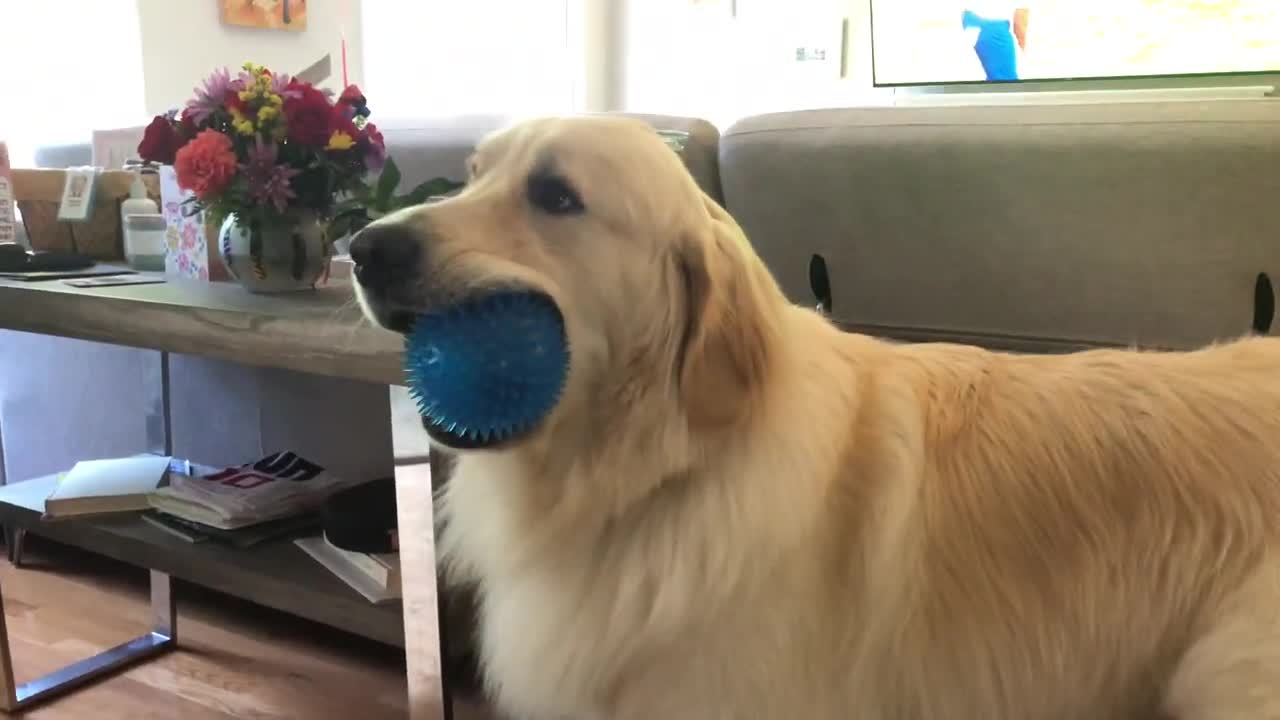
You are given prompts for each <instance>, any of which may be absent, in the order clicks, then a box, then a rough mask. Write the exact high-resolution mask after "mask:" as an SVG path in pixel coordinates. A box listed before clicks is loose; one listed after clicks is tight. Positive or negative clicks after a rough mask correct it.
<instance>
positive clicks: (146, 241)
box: [120, 170, 164, 270]
mask: <svg viewBox="0 0 1280 720" xmlns="http://www.w3.org/2000/svg"><path fill="white" fill-rule="evenodd" d="M131 215H141V216H146V219H145V220H144V219H143V218H141V217H140V218H138V220H137V221H134V222H130V221H129V216H131ZM159 217H160V206H159V205H157V204H156V201H155V200H152V199H151V198H149V197H147V186H146V185H144V184H143V182H142V172H141V171H140V170H139V171H135V172H134V175H133V184H132V185H130V186H129V197H128V198H127V199H126V200H125V201H124V202H122V203H120V225H121V228H120V229H121V231H122V232H123V233H124V256H125V258H127V259H128V260H129V264H130V265H132V266H133V268H134V269H135V270H163V269H164V228H163V222H162V221H161V227H160V231H159V233H156V232H155V229H154V226H155V222H156V219H157V218H159ZM157 238H158V240H159V246H158V247H157V242H156V241H157Z"/></svg>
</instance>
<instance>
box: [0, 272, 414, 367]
mask: <svg viewBox="0 0 1280 720" xmlns="http://www.w3.org/2000/svg"><path fill="white" fill-rule="evenodd" d="M0 328H5V329H10V330H22V331H27V332H35V333H41V334H45V335H59V336H63V337H70V338H79V339H81V340H94V341H98V342H105V343H111V344H113V345H128V346H131V347H139V348H148V349H153V350H168V351H170V352H175V353H185V354H190V355H203V356H207V357H213V358H219V359H223V360H230V361H234V362H239V363H244V364H248V365H260V366H266V367H278V368H284V369H288V370H298V371H301V372H310V373H316V374H318V375H327V376H331V377H342V378H351V379H355V380H364V381H368V382H376V383H383V384H388V385H395V384H401V383H402V382H403V378H402V373H401V369H400V358H401V353H402V349H403V344H402V340H401V339H400V338H399V337H398V336H396V335H395V334H393V333H390V332H388V331H385V330H382V329H380V328H377V327H374V326H373V325H372V324H370V323H369V321H368V320H366V319H364V317H363V316H362V315H361V312H360V309H359V307H358V306H357V305H356V302H355V298H354V295H353V294H352V289H351V286H350V285H348V284H345V283H344V284H335V285H332V286H328V287H323V288H319V289H317V290H314V291H307V292H299V293H288V294H281V295H254V294H252V293H249V292H248V291H246V290H245V289H244V288H242V287H240V286H239V285H237V284H235V283H228V282H213V283H209V282H197V281H188V280H179V279H172V278H170V279H169V280H168V282H165V283H163V284H153V285H125V286H121V287H101V288H75V287H72V286H70V285H67V284H66V283H64V282H63V281H61V280H45V281H40V282H24V281H20V280H8V279H2V278H0Z"/></svg>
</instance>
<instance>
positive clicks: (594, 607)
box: [442, 458, 833, 720]
mask: <svg viewBox="0 0 1280 720" xmlns="http://www.w3.org/2000/svg"><path fill="white" fill-rule="evenodd" d="M485 460H489V459H487V458H486V459H485ZM485 460H482V461H481V462H477V463H470V462H468V461H466V460H464V461H463V462H462V463H460V464H459V466H458V468H457V473H456V474H455V476H454V478H453V479H452V480H451V481H450V485H449V489H448V490H447V491H446V495H445V502H444V507H445V509H446V510H445V512H446V516H447V523H446V526H445V533H444V536H443V539H442V543H443V549H444V550H445V552H446V557H447V560H448V561H449V562H450V564H451V565H452V566H453V568H454V569H456V570H460V571H461V572H463V573H464V574H466V575H468V576H470V578H469V579H471V580H472V581H476V582H477V583H478V586H479V587H480V595H481V598H480V605H481V616H482V617H481V621H480V625H481V628H480V645H481V656H482V663H483V665H484V672H485V676H486V680H487V683H488V685H489V687H490V690H491V692H493V693H494V694H495V695H496V696H497V700H498V701H499V703H500V705H501V706H502V707H503V708H504V709H506V710H507V711H509V712H512V713H515V714H517V715H518V716H520V717H526V718H531V720H537V719H539V718H543V717H546V718H575V719H576V718H594V717H609V718H611V719H615V718H616V719H618V720H622V719H623V718H627V717H633V716H637V717H669V718H680V717H690V715H689V713H690V712H694V711H697V712H700V713H704V714H700V715H697V717H699V718H702V717H715V715H714V714H713V715H706V714H705V712H711V710H709V709H708V708H709V706H708V705H707V702H709V701H710V700H711V699H712V698H720V699H718V700H715V703H716V704H719V703H722V702H723V699H724V698H736V699H737V701H738V702H748V701H750V702H752V703H753V704H754V711H760V712H763V713H764V714H761V715H758V716H759V717H785V716H788V712H787V708H783V707H779V708H778V709H777V712H773V711H771V710H770V711H768V712H765V710H767V709H766V708H763V707H762V706H761V705H760V702H765V703H767V702H769V700H768V699H767V698H765V699H763V700H762V699H761V697H762V696H761V692H760V690H761V688H762V687H765V686H766V685H768V684H769V683H773V682H782V683H784V684H785V685H786V686H788V687H790V688H793V689H796V688H801V687H805V686H809V685H810V684H811V683H813V682H815V681H816V677H815V675H814V673H813V672H812V669H810V670H804V669H803V668H802V667H800V666H799V665H798V664H797V663H795V662H794V660H793V659H792V658H794V656H795V654H794V653H793V652H788V651H787V650H788V647H787V646H794V645H795V644H796V643H797V642H800V644H804V643H803V641H802V638H814V637H818V636H821V635H824V634H825V633H826V632H829V631H831V630H833V628H826V629H825V630H821V629H819V628H817V627H816V624H817V623H816V618H819V617H822V616H824V615H825V613H821V612H812V610H813V608H812V607H811V603H812V601H813V593H811V592H808V591H806V590H804V589H802V588H801V587H799V584H800V583H802V582H803V581H802V580H800V578H801V577H802V576H806V575H811V574H812V572H813V571H812V570H811V569H810V568H809V567H808V566H807V565H806V564H804V563H800V562H790V563H788V564H787V565H786V567H785V568H782V569H779V568H777V567H776V563H775V561H774V560H771V558H770V557H769V556H768V554H767V553H749V552H743V549H744V545H745V542H738V543H736V544H735V538H734V536H733V533H732V523H724V522H721V523H720V524H718V525H717V524H715V523H699V522H695V523H689V524H687V525H686V524H685V523H683V522H679V520H680V518H679V517H678V514H672V515H671V516H670V518H671V520H672V523H673V526H672V528H673V529H671V530H670V532H671V533H676V534H674V535H669V534H668V533H667V531H666V530H665V529H664V528H663V527H662V523H661V522H659V523H657V525H658V526H657V527H647V528H645V529H644V531H643V532H641V531H639V530H627V531H616V532H605V533H602V534H598V535H591V534H590V533H587V535H588V537H592V538H593V539H592V541H591V542H585V543H584V542H580V541H578V540H575V539H568V538H569V537H571V536H559V537H556V536H555V534H554V533H552V532H549V534H545V535H544V534H542V530H545V528H544V529H540V528H539V527H538V526H537V524H532V525H530V524H527V523H526V522H524V521H522V519H521V518H520V517H519V516H518V509H517V507H516V506H515V505H512V504H510V503H511V502H512V501H511V498H510V496H509V495H507V493H508V492H510V491H511V488H512V487H513V483H514V482H519V481H520V478H519V476H518V475H515V476H512V475H508V476H506V477H505V478H504V477H503V476H502V475H501V474H493V473H501V472H517V470H516V469H515V468H513V467H511V466H510V465H505V464H502V463H500V462H499V463H494V462H492V461H485ZM663 515H664V518H666V517H668V515H667V514H666V513H664V514H663ZM548 522H554V521H553V520H548ZM779 587H791V588H793V589H794V590H795V593H794V595H790V598H791V600H793V601H795V603H796V604H795V606H794V607H780V606H778V604H777V602H776V600H775V598H776V597H777V589H778V588H779ZM806 606H810V607H808V608H806ZM764 608H770V611H769V612H765V611H764ZM823 652H824V654H825V651H823ZM743 658H752V659H753V661H752V662H753V664H755V665H759V667H753V668H745V667H743V666H742V665H741V662H742V660H743ZM770 658H772V659H773V660H769V659H770ZM754 659H765V660H764V662H762V663H760V662H756V661H755V660H754ZM813 660H814V661H815V665H826V666H828V667H829V666H830V663H821V662H817V658H816V656H815V657H814V658H813ZM762 683H763V684H762ZM815 695H816V694H815ZM723 709H724V710H725V711H728V710H729V708H728V707H727V706H726V707H724V708H723ZM739 716H741V715H740V714H738V715H726V716H725V717H739ZM818 716H823V715H822V714H821V713H820V714H819V715H818Z"/></svg>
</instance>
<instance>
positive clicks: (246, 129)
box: [231, 108, 254, 135]
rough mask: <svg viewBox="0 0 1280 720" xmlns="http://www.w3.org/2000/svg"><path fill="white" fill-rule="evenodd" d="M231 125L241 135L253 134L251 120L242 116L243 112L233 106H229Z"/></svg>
mask: <svg viewBox="0 0 1280 720" xmlns="http://www.w3.org/2000/svg"><path fill="white" fill-rule="evenodd" d="M231 127H233V128H235V129H236V132H238V133H240V134H241V135H252V134H253V129H254V128H253V121H252V120H250V119H249V118H247V117H245V116H244V113H242V112H240V111H239V110H237V109H235V108H231Z"/></svg>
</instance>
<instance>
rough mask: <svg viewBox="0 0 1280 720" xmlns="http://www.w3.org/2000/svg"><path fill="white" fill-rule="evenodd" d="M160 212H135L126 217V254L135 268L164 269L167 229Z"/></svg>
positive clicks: (161, 270)
mask: <svg viewBox="0 0 1280 720" xmlns="http://www.w3.org/2000/svg"><path fill="white" fill-rule="evenodd" d="M167 228H168V226H167V225H166V223H165V220H164V216H163V215H161V214H160V213H133V214H132V215H126V216H125V218H124V256H125V259H127V260H128V261H129V267H131V268H133V269H134V270H150V271H156V272H163V271H164V254H165V230H166V229H167Z"/></svg>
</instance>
